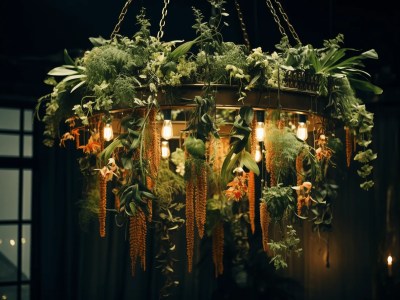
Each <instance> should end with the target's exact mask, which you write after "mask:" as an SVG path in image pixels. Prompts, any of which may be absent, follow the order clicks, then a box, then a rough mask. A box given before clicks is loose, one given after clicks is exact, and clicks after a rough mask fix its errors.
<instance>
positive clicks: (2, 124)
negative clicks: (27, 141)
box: [0, 108, 19, 130]
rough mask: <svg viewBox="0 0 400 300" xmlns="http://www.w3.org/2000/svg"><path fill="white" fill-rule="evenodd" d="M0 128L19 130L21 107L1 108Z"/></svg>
mask: <svg viewBox="0 0 400 300" xmlns="http://www.w3.org/2000/svg"><path fill="white" fill-rule="evenodd" d="M0 129H11V130H19V109H15V108H0Z"/></svg>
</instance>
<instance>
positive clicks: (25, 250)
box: [21, 225, 31, 280]
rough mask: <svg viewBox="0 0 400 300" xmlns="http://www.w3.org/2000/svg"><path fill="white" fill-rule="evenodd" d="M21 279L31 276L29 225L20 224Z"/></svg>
mask: <svg viewBox="0 0 400 300" xmlns="http://www.w3.org/2000/svg"><path fill="white" fill-rule="evenodd" d="M21 245H22V267H21V271H22V276H21V278H22V280H28V279H29V278H30V277H31V225H24V226H22V237H21Z"/></svg>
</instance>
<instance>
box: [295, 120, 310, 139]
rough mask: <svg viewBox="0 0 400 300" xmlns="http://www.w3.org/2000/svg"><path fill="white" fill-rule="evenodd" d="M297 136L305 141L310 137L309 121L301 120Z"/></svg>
mask: <svg viewBox="0 0 400 300" xmlns="http://www.w3.org/2000/svg"><path fill="white" fill-rule="evenodd" d="M296 136H297V137H298V138H299V139H300V140H303V141H305V140H306V139H307V138H308V129H307V123H305V122H299V124H298V125H297V131H296Z"/></svg>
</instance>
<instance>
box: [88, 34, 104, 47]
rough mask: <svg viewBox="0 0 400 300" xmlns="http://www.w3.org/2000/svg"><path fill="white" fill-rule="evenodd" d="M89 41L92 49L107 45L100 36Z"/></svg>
mask: <svg viewBox="0 0 400 300" xmlns="http://www.w3.org/2000/svg"><path fill="white" fill-rule="evenodd" d="M89 41H90V42H91V43H92V45H93V46H94V47H100V46H103V45H105V44H106V43H107V40H106V39H105V38H103V37H102V36H99V37H90V38H89Z"/></svg>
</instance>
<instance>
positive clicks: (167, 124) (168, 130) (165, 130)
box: [161, 120, 174, 140]
mask: <svg viewBox="0 0 400 300" xmlns="http://www.w3.org/2000/svg"><path fill="white" fill-rule="evenodd" d="M161 136H162V138H163V139H164V140H169V139H170V138H172V137H173V136H174V130H173V128H172V122H171V120H164V123H163V126H162V129H161Z"/></svg>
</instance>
